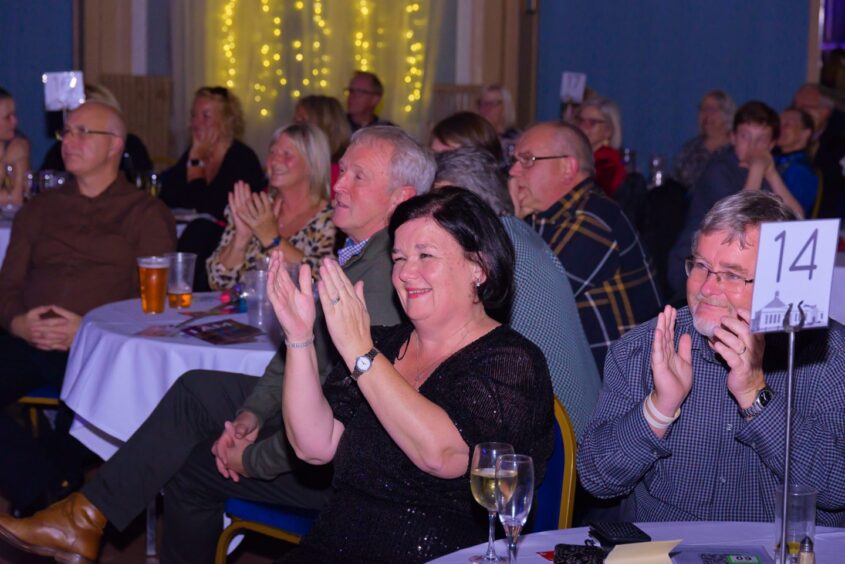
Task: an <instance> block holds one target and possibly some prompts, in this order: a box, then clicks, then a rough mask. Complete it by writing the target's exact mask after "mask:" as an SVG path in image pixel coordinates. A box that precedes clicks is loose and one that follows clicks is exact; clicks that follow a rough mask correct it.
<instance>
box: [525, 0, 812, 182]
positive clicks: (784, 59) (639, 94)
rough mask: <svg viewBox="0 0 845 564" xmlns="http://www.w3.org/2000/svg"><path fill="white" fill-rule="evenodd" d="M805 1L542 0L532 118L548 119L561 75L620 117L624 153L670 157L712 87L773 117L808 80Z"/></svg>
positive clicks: (641, 161)
mask: <svg viewBox="0 0 845 564" xmlns="http://www.w3.org/2000/svg"><path fill="white" fill-rule="evenodd" d="M808 14H809V9H808V7H807V3H806V2H801V1H797V0H741V1H737V0H682V1H677V0H635V1H630V0H601V1H599V2H596V1H595V0H542V1H541V3H540V45H539V68H538V82H537V119H538V120H548V119H555V118H556V117H557V116H558V112H559V107H560V100H559V95H560V76H561V72H563V71H564V70H572V71H580V72H584V73H587V82H588V84H589V85H590V86H592V87H593V88H595V89H596V90H598V91H599V92H600V93H601V94H603V95H605V96H609V97H611V98H613V99H614V100H616V102H617V103H619V105H620V107H621V109H622V121H623V126H624V127H623V131H624V140H623V145H625V146H630V147H633V148H634V149H636V150H637V152H638V162H639V166H640V170H643V168H644V165H645V163H646V162H647V161H646V159H647V157H648V156H649V155H650V154H652V153H661V154H663V155H666V156H674V154H675V153H676V152H677V150H678V149H679V148H680V145H681V143H683V141H684V140H686V139H688V138H689V137H691V136H693V135H694V134H695V132H696V129H697V121H696V119H697V118H696V115H697V110H696V107H697V104H698V101H699V99H700V98H701V95H702V94H703V93H704V92H705V91H707V90H710V89H713V88H722V89H724V90H726V91H727V92H728V93H729V94H730V95H731V96H732V97H733V98H734V100H735V101H736V102H737V105H740V104H741V103H742V102H744V101H747V100H749V99H752V98H756V99H760V100H763V101H765V102H766V103H768V104H769V105H771V106H773V107H774V108H775V109H776V110H778V111H780V110H781V109H783V108H784V107H785V106H787V105H788V104H789V101H790V100H791V98H792V94H793V92H794V91H795V90H796V88H797V87H798V86H800V85H801V84H802V83H803V82H804V81H805V80H804V79H805V76H806V53H807V37H808V35H807V34H808V27H809V26H808V19H807V18H808Z"/></svg>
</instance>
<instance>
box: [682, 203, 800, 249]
mask: <svg viewBox="0 0 845 564" xmlns="http://www.w3.org/2000/svg"><path fill="white" fill-rule="evenodd" d="M796 219H798V217H796V215H795V212H793V211H792V210H791V209H789V208H788V207H787V206H786V204H784V203H783V200H781V199H780V198H778V197H777V196H774V195H772V194H768V193H766V192H761V191H759V190H753V191H750V190H741V191H739V192H737V193H736V194H734V195H732V196H728V197H727V198H722V199H721V200H719V201H718V202H716V204H715V205H714V206H713V207H712V208H710V211H709V212H707V215H705V216H704V219H703V220H702V221H701V226H700V227H699V228H698V231H696V232H695V235H694V236H693V238H692V252H693V253H695V249H696V248H697V247H698V239H699V237H700V236H701V235H708V234H710V233H714V232H716V231H725V232H726V233H727V237H725V240H724V242H725V243H732V242H733V241H735V240H737V239H738V240H739V246H740V247H741V248H743V249H744V248H746V247H747V246H748V239H747V236H746V231H747V230H748V229H749V228H750V227H756V226H758V225H760V224H761V223H765V222H775V221H795V220H796Z"/></svg>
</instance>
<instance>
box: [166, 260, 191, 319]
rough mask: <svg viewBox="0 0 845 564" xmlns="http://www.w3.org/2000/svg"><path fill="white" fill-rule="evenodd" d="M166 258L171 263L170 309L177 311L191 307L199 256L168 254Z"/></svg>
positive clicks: (168, 290) (168, 285)
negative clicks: (195, 266)
mask: <svg viewBox="0 0 845 564" xmlns="http://www.w3.org/2000/svg"><path fill="white" fill-rule="evenodd" d="M164 256H166V257H167V259H168V260H169V261H170V270H169V271H168V273H167V301H168V303H169V304H170V307H171V308H176V309H181V308H186V307H191V299H192V297H193V293H194V265H195V264H196V262H197V255H196V254H195V253H167V254H166V255H164Z"/></svg>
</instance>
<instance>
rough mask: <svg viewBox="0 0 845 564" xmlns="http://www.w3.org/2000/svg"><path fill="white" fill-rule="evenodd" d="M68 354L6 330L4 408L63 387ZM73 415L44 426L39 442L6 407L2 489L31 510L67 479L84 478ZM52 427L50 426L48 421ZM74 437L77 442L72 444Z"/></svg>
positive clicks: (2, 345)
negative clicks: (71, 435) (46, 388)
mask: <svg viewBox="0 0 845 564" xmlns="http://www.w3.org/2000/svg"><path fill="white" fill-rule="evenodd" d="M67 358H68V355H67V353H64V352H56V351H52V352H49V351H42V350H39V349H37V348H35V347H33V346H31V345H30V344H29V343H27V342H26V341H24V340H23V339H19V338H17V337H15V336H13V335H11V334H9V333H7V332H5V331H2V330H0V408H4V407H6V406H8V405H10V404H12V403H14V402H15V401H17V400H18V399H19V398H20V397H22V396H25V395H26V394H27V393H28V392H30V391H32V390H34V389H35V388H39V387H42V386H47V385H50V386H54V387H56V388H57V389H61V386H62V379H63V378H64V375H65V365H67ZM71 419H72V417H71V414H70V412H69V411H67V409H66V408H63V409H61V410H60V411H59V415H58V417H57V420H56V429H55V431H51V430H49V429H46V428H45V429H44V432H43V433H42V439H41V440H39V441H36V440H35V439H34V438H33V437H32V435H31V433H29V432H28V431H27V430H26V429H24V428H23V427H21V425H19V424H18V423H17V422H16V421H15V420H14V419H13V418H12V417H10V416H9V415H7V414H6V413H4V412H0V460H2V463H0V493H2V494H3V496H4V497H6V498H7V499H8V500H9V501H11V502H12V505H13V506H15V507H17V508H19V509H25V508H27V507H30V506H31V505H32V504H34V503H36V502H37V500H39V499H41V498H43V497H44V496H45V495H47V494H48V492H49V490H51V489H52V490H58V489H59V488H60V484H61V482H62V481H63V480H68V481H69V482H78V481H80V480H81V477H82V474H81V469H80V456H81V455H80V453H78V452H72V451H75V450H76V448H79V447H78V443H75V441H73V440H72V439H70V438H69V436H68V434H67V432H68V429H69V428H70V421H71ZM45 427H46V426H45ZM71 442H74V443H75V444H76V445H77V446H76V447H75V448H74V447H72V446H71V444H70V443H71Z"/></svg>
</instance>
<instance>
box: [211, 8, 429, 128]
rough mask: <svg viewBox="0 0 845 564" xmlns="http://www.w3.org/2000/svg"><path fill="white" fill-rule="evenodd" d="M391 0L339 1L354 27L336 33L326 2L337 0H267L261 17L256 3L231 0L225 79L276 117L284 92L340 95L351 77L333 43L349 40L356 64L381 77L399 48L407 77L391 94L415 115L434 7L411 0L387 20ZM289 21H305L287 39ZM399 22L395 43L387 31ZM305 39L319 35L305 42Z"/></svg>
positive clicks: (224, 27)
mask: <svg viewBox="0 0 845 564" xmlns="http://www.w3.org/2000/svg"><path fill="white" fill-rule="evenodd" d="M389 1H390V0H382V2H383V3H382V4H381V5H380V3H379V1H378V0H355V2H354V3H353V2H349V3H346V2H345V1H344V2H337V3H335V4H334V6H335V7H336V9H339V10H349V9H351V10H352V14H350V15H351V16H352V17H351V18H349V19H350V21H351V22H352V26H351V27H352V29H351V30H346V29H344V30H343V33H339V34H338V35H337V36H336V37H333V36H332V28H331V24H330V22H329V20H328V19H326V18H327V17H328V18H329V19H331V18H330V15H329V14H327V13H326V10H327V6H326V4H328V3H330V2H329V1H327V0H322V1H320V0H314V1H311V2H304V1H302V0H297V1H294V2H291V0H260V12H259V14H258V15H256V13H255V11H254V4H252V3H248V4H249V7H247V6H246V5H244V6H243V7H241V6H239V4H240V3H239V1H238V0H227V1H225V2H223V3H222V4H221V10H220V22H221V24H220V31H221V36H220V39H221V40H220V42H219V46H220V49H221V51H222V55H223V58H222V61H221V62H222V64H221V73H222V79H223V83H224V84H226V86H227V87H228V88H232V89H234V90H236V91H237V92H239V93H245V92H246V93H248V94H249V95H250V96H251V97H252V99H253V101H254V102H255V104H256V107H257V108H258V115H259V116H260V117H261V118H267V119H271V118H273V111H274V107H275V103H276V102H277V100H278V98H279V97H282V96H287V97H289V98H290V99H291V100H297V99H299V98H300V97H302V96H305V95H307V94H327V95H335V96H337V95H338V94H339V92H340V91H341V89H342V88H343V87H344V86H345V80H347V79H348V77H347V76H342V77H339V76H337V75H338V73H337V72H335V73H333V72H332V67H333V66H334V63H335V61H333V60H332V57H331V55H330V54H329V50H328V49H327V47H328V45H329V44H330V42H332V41H335V42H337V41H341V42H342V43H344V44H346V43H347V42H348V47H346V46H345V45H344V46H343V48H342V49H341V50H340V52H349V53H351V54H352V61H353V62H354V67H355V68H356V69H360V70H362V71H371V72H375V73H377V74H380V72H379V71H380V68H381V67H382V66H383V65H388V64H391V61H392V60H393V57H394V56H395V53H401V54H402V59H401V63H402V71H401V75H400V80H399V83H398V84H395V85H392V86H393V87H392V88H391V92H390V94H391V96H398V97H399V99H401V100H403V106H402V110H403V111H404V112H405V113H408V114H410V113H411V112H413V111H414V109H415V108H416V107H417V105H418V104H419V102H420V100H421V97H422V84H423V81H422V79H423V68H424V62H425V44H424V35H425V28H426V26H427V25H428V21H427V16H425V15H424V13H423V12H425V13H427V10H425V11H423V10H422V6H421V1H422V2H423V3H424V2H425V0H418V1H409V2H406V3H405V4H404V9H403V10H402V18H401V22H395V23H394V22H385V21H383V17H382V15H383V12H384V11H385V6H386V4H387V2H389ZM393 5H394V3H393V2H391V7H392V6H393ZM291 7H292V8H293V10H291ZM239 8H242V9H240V10H239ZM343 15H344V16H346V15H347V14H343ZM238 18H249V31H250V34H251V35H250V36H249V37H239V36H238V33H237V32H236V29H237V28H236V26H235V21H236V20H237V19H238ZM286 18H297V20H298V21H299V23H300V25H299V26H298V29H299V31H298V32H297V35H298V37H289V36H287V37H286V35H290V33H291V32H290V29H291V28H292V27H293V26H287V27H286V26H285V24H286V23H287V21H286ZM396 24H399V26H400V32H399V33H398V34H397V35H395V37H397V39H395V40H393V41H395V42H396V43H399V44H398V45H397V44H391V41H390V40H389V39H388V35H389V34H386V33H385V27H386V26H391V27H392V26H393V25H396ZM305 36H308V37H312V38H313V39H310V40H307V41H306V40H305V39H304V37H305ZM252 49H257V53H250V52H249V51H250V50H252ZM336 51H337V49H336ZM256 55H257V60H258V62H259V64H258V66H257V70H253V72H252V73H251V76H249V75H248V73H247V72H245V70H244V69H242V68H241V66H242V64H243V62H244V61H246V60H250V59H251V58H252V57H254V56H256ZM251 56H252V57H251ZM337 62H338V63H341V62H342V61H337ZM382 72H384V71H382ZM341 81H343V82H341Z"/></svg>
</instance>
